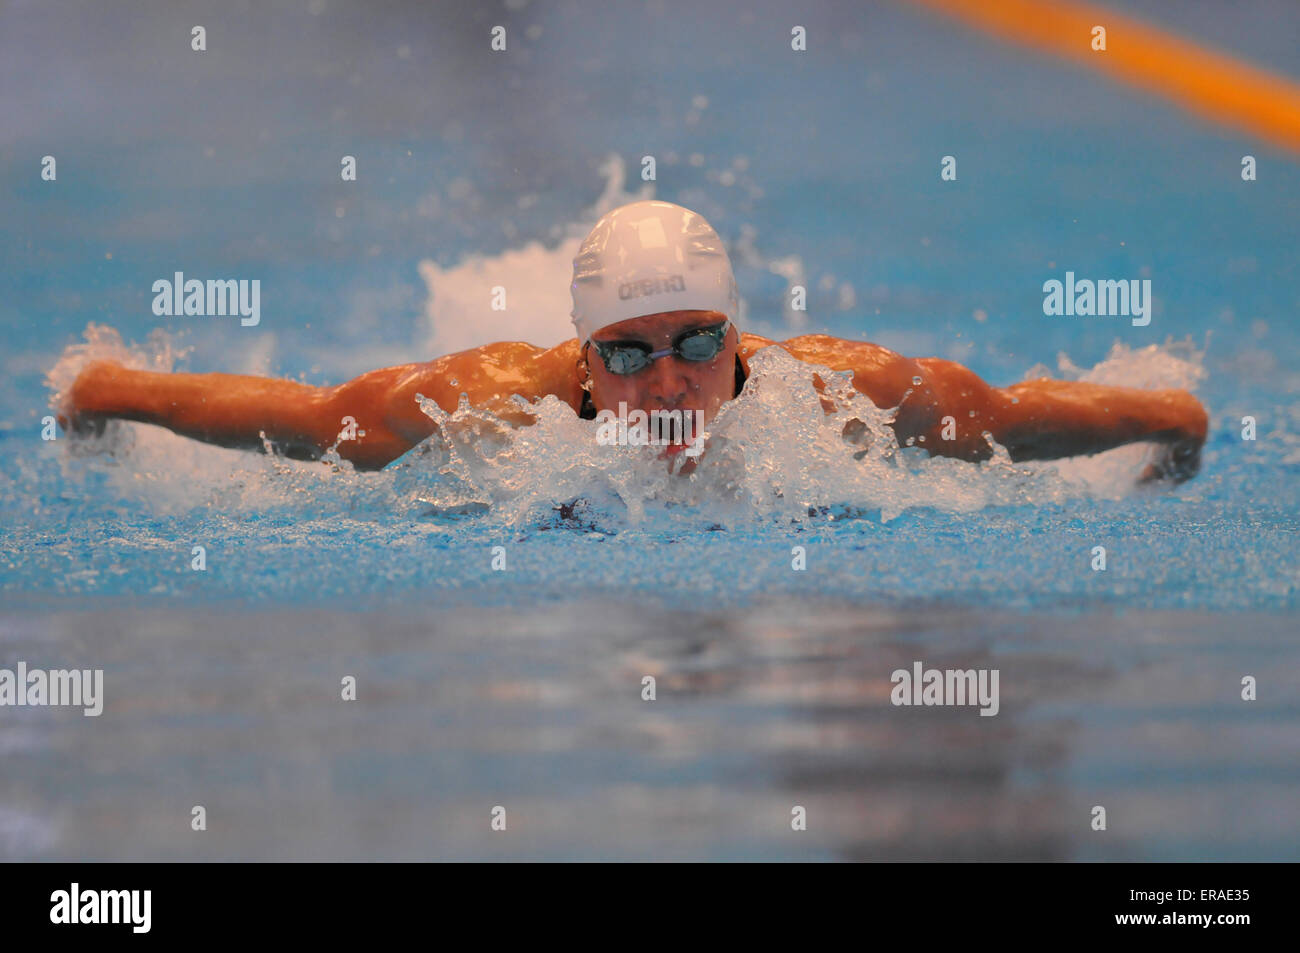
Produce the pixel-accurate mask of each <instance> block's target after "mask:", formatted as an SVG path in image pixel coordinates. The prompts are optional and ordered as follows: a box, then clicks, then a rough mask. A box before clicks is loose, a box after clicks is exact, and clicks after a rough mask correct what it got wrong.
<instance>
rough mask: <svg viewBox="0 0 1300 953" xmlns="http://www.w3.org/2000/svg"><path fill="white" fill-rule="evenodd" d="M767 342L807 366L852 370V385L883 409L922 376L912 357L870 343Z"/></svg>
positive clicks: (825, 337)
mask: <svg viewBox="0 0 1300 953" xmlns="http://www.w3.org/2000/svg"><path fill="white" fill-rule="evenodd" d="M745 337H746V338H748V337H751V335H745ZM754 337H756V339H757V340H758V341H766V339H765V338H757V336H754ZM767 343H769V344H776V345H778V346H779V347H781V348H783V349H784V350H786V351H788V352H789V353H790V355H791V356H792V357H794V358H796V359H798V360H800V361H805V362H807V363H809V364H820V365H821V366H822V367H829V368H830V369H831V370H833V371H852V372H853V382H854V386H855V387H857V389H858V390H860V391H862V392H863V393H864V394H866V395H867V396H869V397H870V398H871V399H872V401H873V402H875V403H876V404H877V405H879V406H882V407H885V406H890V407H892V406H894V405H896V404H897V403H898V402H899V401H900V400H902V398H903V395H904V394H906V392H907V390H908V388H909V387H912V386H913V384H912V381H913V378H914V377H915V376H916V375H918V374H919V373H921V367H920V365H919V364H917V362H916V361H915V360H913V359H912V358H910V357H904V356H903V355H902V354H899V353H898V352H897V351H891V350H890V349H889V348H887V347H884V346H882V345H880V344H873V343H872V342H870V341H849V340H846V339H845V338H837V337H832V336H831V335H829V334H803V335H800V336H799V337H793V338H788V339H787V340H785V341H769V342H767ZM760 346H764V345H760Z"/></svg>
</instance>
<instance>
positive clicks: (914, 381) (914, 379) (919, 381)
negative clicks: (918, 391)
mask: <svg viewBox="0 0 1300 953" xmlns="http://www.w3.org/2000/svg"><path fill="white" fill-rule="evenodd" d="M912 383H913V384H918V385H919V384H920V383H921V378H919V377H913V378H912Z"/></svg>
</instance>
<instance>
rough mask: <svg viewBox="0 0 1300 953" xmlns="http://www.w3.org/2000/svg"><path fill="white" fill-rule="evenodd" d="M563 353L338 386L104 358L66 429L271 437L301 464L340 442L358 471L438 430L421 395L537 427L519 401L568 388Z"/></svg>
mask: <svg viewBox="0 0 1300 953" xmlns="http://www.w3.org/2000/svg"><path fill="white" fill-rule="evenodd" d="M561 351H562V349H561V348H553V349H552V350H551V351H546V352H542V351H541V349H540V348H536V347H533V346H532V345H528V344H519V343H500V344H489V345H484V346H483V347H478V348H473V349H471V350H468V351H461V352H459V353H456V354H450V355H447V356H446V357H442V358H439V359H438V360H436V361H429V362H426V363H421V364H404V365H400V366H397V367H386V368H382V369H380V370H375V371H370V372H368V373H366V374H362V375H361V376H359V377H357V378H354V379H353V380H350V381H348V382H346V383H344V384H340V385H338V386H336V387H312V386H310V385H308V384H301V383H298V382H297V381H289V380H280V379H274V378H265V377H249V376H244V375H237V374H159V373H154V372H151V371H137V370H131V369H129V368H125V367H122V366H120V365H118V364H113V363H109V362H103V361H101V362H96V363H93V364H91V365H89V366H88V367H87V368H86V369H85V370H83V371H82V373H81V374H80V375H79V376H78V378H77V380H76V382H75V383H74V385H73V388H72V394H71V395H70V400H69V406H68V408H67V409H66V412H65V413H64V414H62V415H61V416H60V423H62V424H63V426H64V427H65V428H69V427H71V428H73V429H77V430H80V429H85V428H87V427H94V425H95V423H96V422H97V421H102V420H106V419H111V418H120V419H123V420H135V421H139V422H142V423H150V424H157V425H159V426H162V427H166V428H168V429H169V430H172V431H174V432H176V433H179V434H181V435H183V436H186V437H191V438H193V439H196V440H202V441H204V442H206V443H213V444H217V445H218V446H222V447H232V448H236V449H244V450H264V449H265V446H264V444H263V442H262V436H261V435H262V434H265V435H266V439H267V441H268V442H269V443H270V444H271V446H272V447H273V448H274V449H275V450H276V451H277V452H279V453H282V454H284V455H285V456H288V457H291V458H293V459H298V460H315V459H319V458H320V456H321V454H323V453H324V452H325V451H326V450H327V449H328V448H329V447H331V446H333V445H334V444H336V443H337V444H338V446H337V452H338V454H339V456H340V457H342V458H343V459H345V460H348V461H351V463H352V464H353V465H354V466H355V467H357V469H361V470H377V469H380V468H382V467H384V466H386V465H387V464H389V463H391V462H392V461H393V460H396V459H397V458H398V457H400V456H401V455H402V454H404V453H406V452H407V451H408V450H410V449H411V448H412V447H414V446H415V445H416V444H418V443H419V442H420V441H422V440H424V439H425V438H426V437H428V436H430V435H431V434H432V433H433V432H434V430H435V429H436V426H435V424H434V422H433V421H432V420H431V419H430V418H429V417H428V416H426V415H425V414H424V413H423V412H422V411H421V410H420V407H419V405H418V403H417V402H416V394H423V395H424V396H425V397H428V398H430V399H431V400H433V401H434V402H435V403H437V404H438V405H439V406H440V407H441V408H442V409H443V410H445V411H452V410H454V409H455V408H456V405H457V402H458V401H459V399H460V395H461V394H462V393H464V394H466V395H467V396H468V398H469V401H470V403H471V404H473V405H474V406H476V407H485V408H488V409H490V410H493V411H494V412H495V413H497V414H498V416H501V417H503V418H504V419H506V420H509V421H510V422H514V423H528V422H531V420H532V418H531V417H528V416H527V415H522V414H519V413H518V411H517V410H516V409H515V407H514V405H513V403H511V401H510V398H511V396H512V395H513V394H515V393H519V394H523V395H524V396H527V397H529V398H530V399H533V398H535V397H540V396H542V394H543V393H546V392H551V391H554V390H560V389H561V387H560V385H561V384H562V383H564V382H565V381H567V380H568V379H569V378H571V377H572V375H571V374H568V375H567V377H566V376H564V371H565V368H566V367H567V362H568V360H569V354H568V352H567V351H563V353H561ZM551 378H555V380H552V379H551ZM551 385H554V386H553V387H552V386H551ZM572 389H574V390H575V391H576V385H574V386H573V388H572ZM564 396H568V397H569V398H570V399H572V395H564ZM347 417H350V418H352V420H354V421H356V439H354V440H345V441H342V442H340V441H339V434H340V432H341V431H342V430H343V429H344V428H345V427H346V426H349V425H348V424H345V423H344V418H347Z"/></svg>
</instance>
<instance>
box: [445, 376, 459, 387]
mask: <svg viewBox="0 0 1300 953" xmlns="http://www.w3.org/2000/svg"><path fill="white" fill-rule="evenodd" d="M447 383H448V384H450V385H451V386H452V387H459V386H460V381H458V380H456V378H454V377H453V378H452V379H451V380H449V381H448V382H447Z"/></svg>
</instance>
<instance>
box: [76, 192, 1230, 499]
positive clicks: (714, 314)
mask: <svg viewBox="0 0 1300 953" xmlns="http://www.w3.org/2000/svg"><path fill="white" fill-rule="evenodd" d="M571 291H572V295H573V311H572V318H573V323H574V325H575V327H576V330H577V336H576V337H574V338H571V339H569V340H567V341H565V342H564V343H562V344H558V345H556V346H555V347H552V348H541V347H535V346H533V345H531V344H525V343H522V342H517V341H509V342H499V343H496V344H485V345H483V346H482V347H477V348H472V349H470V350H467V351H461V352H459V353H456V354H449V355H447V356H445V357H440V358H438V359H436V360H433V361H427V362H424V363H419V364H404V365H401V366H399V367H387V368H383V369H381V370H375V371H370V372H369V373H366V374H362V375H361V376H360V377H357V378H355V379H354V380H351V381H348V382H346V383H343V384H339V385H337V386H334V387H313V386H310V385H308V384H302V383H298V382H296V381H289V380H279V379H272V378H262V377H248V376H240V375H231V374H166V373H154V372H150V371H139V370H131V369H128V368H125V367H122V366H121V365H119V364H116V363H110V362H105V361H97V362H92V363H91V364H89V365H87V366H86V367H85V368H84V369H83V370H82V372H81V373H80V374H79V375H78V376H77V378H76V381H75V382H74V383H73V385H72V387H71V388H70V391H69V393H68V394H67V395H65V397H64V401H63V406H62V408H61V412H60V415H59V422H60V424H61V425H62V426H63V427H64V428H65V429H69V430H71V431H73V432H74V433H86V432H92V433H93V432H96V431H102V429H103V426H104V423H105V422H106V421H108V420H110V419H122V420H132V421H139V422H143V423H149V424H156V425H158V426H162V427H166V428H168V429H169V430H172V431H174V432H175V433H178V434H182V435H184V436H186V437H191V438H194V439H196V440H202V441H205V442H207V443H213V444H218V445H220V446H223V447H236V448H242V449H248V450H264V449H265V448H266V447H267V446H268V445H269V446H270V447H271V448H272V449H273V450H275V451H276V452H278V453H280V454H283V455H285V456H288V457H291V458H294V459H302V460H313V459H318V458H320V457H321V455H322V454H323V453H324V452H325V451H326V450H328V449H329V448H330V447H331V446H334V445H335V444H338V447H337V452H338V454H339V455H340V456H341V457H342V458H343V459H346V460H349V461H350V462H351V463H352V464H353V465H354V466H355V467H356V468H357V469H361V470H375V469H379V468H381V467H383V466H385V465H386V464H388V463H391V462H392V461H394V460H396V459H397V458H398V457H400V456H402V455H403V454H404V453H406V452H407V451H408V450H410V449H411V448H412V447H414V446H415V445H417V444H418V443H420V442H421V441H423V440H424V439H426V438H427V437H429V436H431V435H432V434H433V433H434V432H435V430H436V426H437V425H436V424H435V423H434V421H433V420H431V419H430V418H429V417H428V416H426V415H425V414H424V413H423V412H422V411H421V409H420V407H419V406H418V404H417V402H416V395H417V394H422V395H424V396H425V397H427V398H429V399H431V400H433V401H434V402H435V403H437V405H438V406H439V407H441V408H442V409H443V410H444V411H447V412H451V411H454V410H455V409H456V407H457V404H458V402H459V399H460V395H461V394H462V393H463V394H466V395H467V397H468V400H469V403H470V404H471V405H472V406H474V407H478V408H482V409H485V410H488V411H490V412H492V413H493V414H495V415H497V416H498V417H500V418H501V419H503V420H505V421H506V422H507V423H509V424H511V425H516V426H523V425H527V424H529V423H531V422H533V421H534V418H533V417H532V416H530V415H529V414H528V413H527V411H526V410H525V409H523V408H521V407H519V406H518V405H517V404H516V403H515V402H514V401H513V400H512V399H511V398H512V396H513V395H519V396H522V397H524V398H526V399H527V400H529V401H534V400H538V399H540V398H542V397H545V396H546V395H548V394H550V395H554V396H555V397H557V398H559V399H560V400H562V401H564V402H565V403H567V404H568V405H569V406H570V407H572V408H573V410H574V411H575V412H576V413H577V414H578V415H579V416H581V417H584V418H587V419H594V418H595V417H596V414H597V413H598V412H600V411H603V410H608V411H611V412H613V413H617V412H618V408H619V405H620V403H623V404H625V405H626V407H628V408H637V409H640V410H643V411H645V412H646V413H647V414H650V413H652V412H653V411H660V412H671V411H683V412H685V411H699V412H701V413H702V414H703V420H704V421H705V423H706V424H707V422H708V421H709V420H711V419H712V418H713V417H714V416H715V415H716V414H717V413H718V411H719V409H720V408H721V407H722V405H723V404H725V403H726V402H727V401H729V400H731V399H732V398H734V397H736V396H737V395H738V394H739V393H740V389H741V387H742V386H743V385H744V381H745V379H746V377H747V375H748V374H749V361H750V359H751V358H752V357H753V355H754V354H755V353H756V352H757V351H759V350H761V349H763V348H766V347H772V346H777V347H781V348H783V349H784V350H785V351H787V352H788V353H789V354H791V355H792V356H793V357H795V358H797V359H798V360H800V361H805V362H807V363H809V364H816V365H821V366H824V367H828V368H830V369H832V370H835V371H850V372H852V375H853V386H854V387H855V388H856V389H857V390H858V391H859V392H861V393H862V394H864V395H866V397H867V398H868V399H870V400H871V401H872V402H873V403H874V404H875V405H876V406H877V407H880V408H897V412H896V417H895V420H894V422H893V424H892V426H893V429H894V432H895V434H896V435H897V437H898V442H899V445H900V446H905V445H915V446H919V447H922V448H924V449H925V450H926V451H927V452H928V453H929V454H930V455H931V456H935V455H942V456H950V457H957V458H959V459H962V460H968V461H971V462H979V461H982V460H986V459H988V458H989V457H990V456H991V455H992V448H991V447H990V445H989V443H988V442H987V440H986V439H985V438H984V436H983V434H984V433H985V432H988V433H990V434H991V435H992V436H993V439H994V440H996V441H997V442H998V443H999V444H1001V445H1002V446H1004V447H1005V448H1006V449H1007V451H1008V452H1009V453H1010V456H1011V459H1012V460H1046V459H1053V458H1058V457H1071V456H1080V455H1087V454H1095V453H1100V452H1101V451H1103V450H1109V449H1111V448H1112V447H1118V446H1121V445H1123V444H1128V443H1133V442H1137V441H1150V442H1153V443H1156V444H1158V445H1160V447H1161V452H1160V454H1159V456H1158V459H1157V460H1156V462H1155V463H1152V464H1150V465H1148V467H1147V468H1146V470H1145V471H1144V472H1143V474H1142V475H1141V480H1142V481H1143V482H1147V481H1151V480H1170V481H1174V482H1181V481H1183V480H1186V479H1188V478H1190V477H1191V476H1193V475H1195V473H1196V471H1197V469H1198V468H1199V465H1200V453H1201V446H1202V445H1203V444H1204V442H1205V435H1206V429H1207V425H1208V419H1207V417H1206V413H1205V409H1204V408H1203V407H1202V406H1201V404H1200V402H1199V401H1197V399H1196V398H1195V397H1193V396H1192V395H1191V394H1190V393H1188V392H1187V391H1183V390H1140V389H1136V388H1128V387H1104V386H1101V385H1099V384H1090V383H1085V382H1080V381H1058V380H1051V379H1047V378H1042V379H1039V380H1033V381H1025V382H1023V383H1019V384H1013V385H1011V386H1009V387H1002V388H997V387H992V386H990V385H988V384H986V383H985V382H984V381H983V380H981V379H980V378H979V377H978V376H976V375H975V374H974V373H973V372H972V371H970V370H969V369H967V368H966V367H963V366H962V365H960V364H957V363H954V362H952V361H947V360H941V359H939V358H908V357H903V356H902V355H899V354H896V353H894V352H893V351H890V350H888V349H887V348H884V347H881V346H880V345H877V344H870V343H867V342H863V341H847V340H842V339H839V338H834V337H830V336H828V335H824V334H808V335H802V336H800V337H794V338H789V339H788V340H785V341H782V342H776V341H772V340H769V339H767V338H764V337H759V336H758V335H755V334H749V333H742V331H741V329H740V327H739V326H738V324H737V321H738V318H739V315H738V297H737V289H736V282H735V278H734V277H733V275H732V269H731V262H730V260H729V258H728V256H727V252H726V250H725V249H724V247H723V245H722V241H721V239H720V238H719V237H718V234H717V232H715V231H714V230H713V228H712V227H711V226H710V225H709V223H708V222H707V221H705V220H704V218H703V217H702V216H700V215H698V214H696V213H695V212H692V211H690V210H689V209H685V208H682V207H681V206H678V205H674V204H672V203H669V202H660V201H653V200H651V201H640V202H633V203H631V204H628V205H624V206H622V207H620V208H617V209H615V210H613V211H611V212H609V213H608V214H606V215H605V216H603V217H602V218H601V219H600V221H599V222H597V223H596V226H595V227H594V228H593V229H592V231H591V234H590V235H588V236H587V238H586V240H585V241H584V242H583V243H582V246H581V248H580V249H579V252H578V255H577V257H576V258H575V259H574V263H573V283H572V286H571ZM345 417H351V418H353V419H354V420H355V421H356V431H357V437H356V439H349V440H347V441H345V442H343V443H339V433H340V426H341V422H342V421H343V418H345ZM945 417H951V418H954V419H955V420H956V421H958V422H959V424H960V426H959V427H958V428H957V433H956V436H955V438H954V439H945V434H944V429H945V428H944V418H945ZM363 432H364V434H363ZM263 434H264V435H265V438H266V439H265V441H264V440H263V439H262V435H263ZM947 436H949V437H951V436H953V435H952V428H951V427H949V428H948V434H947ZM682 449H683V448H682V445H681V444H680V443H679V444H677V445H676V446H669V447H667V448H663V450H662V452H663V453H664V454H665V455H666V456H669V457H671V456H672V455H673V454H675V453H676V452H680V451H681V450H682ZM689 462H691V463H694V461H689Z"/></svg>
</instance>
